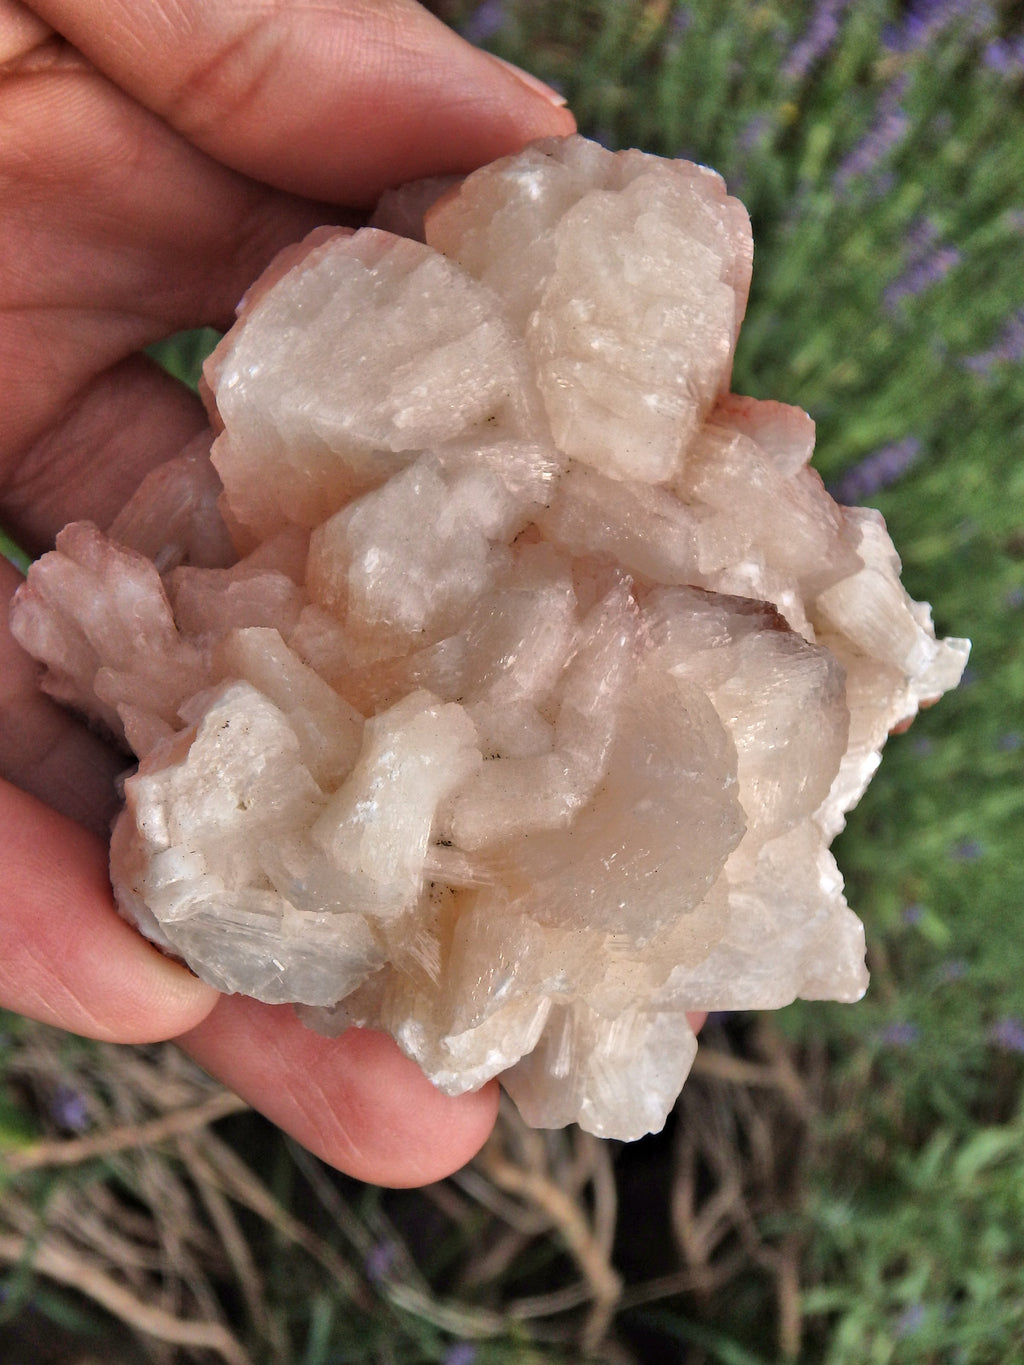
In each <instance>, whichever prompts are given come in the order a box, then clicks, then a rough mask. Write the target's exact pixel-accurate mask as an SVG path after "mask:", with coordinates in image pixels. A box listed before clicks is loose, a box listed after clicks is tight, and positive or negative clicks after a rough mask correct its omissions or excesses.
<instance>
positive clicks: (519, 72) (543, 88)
mask: <svg viewBox="0 0 1024 1365" xmlns="http://www.w3.org/2000/svg"><path fill="white" fill-rule="evenodd" d="M485 56H488V57H490V59H491V61H492V62H497V63H498V65H499V66H503V67H504V68H505V70H506V71H510V72H511V73H512V75H513V76H515V78H516V80H517V81H520V82H521V83H522V84H523V85H525V86H526V88H527V90H532V91H533V93H534V94H535V95H543V97H544V98H545V99H546V100H547V102H548V103H549V104H553V105H554V106H555V107H556V108H557V109H564V108H565V106H566V105H567V104H568V103H569V101H568V100H567V99H566V98H565V96H564V95H561V94H559V92H558V91H557V90H552V88H551V86H550V85H545V84H544V82H543V81H542V80H540V79H539V78H538V77H537V76H534V75H533V74H532V72H530V71H524V70H523V68H522V67H521V66H516V65H515V63H514V62H507V61H506V60H505V58H504V57H496V56H495V55H494V53H493V52H488V53H485Z"/></svg>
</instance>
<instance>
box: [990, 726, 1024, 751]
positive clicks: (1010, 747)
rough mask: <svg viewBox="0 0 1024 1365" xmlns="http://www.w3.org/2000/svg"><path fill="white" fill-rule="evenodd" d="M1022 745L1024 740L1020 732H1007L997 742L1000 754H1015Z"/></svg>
mask: <svg viewBox="0 0 1024 1365" xmlns="http://www.w3.org/2000/svg"><path fill="white" fill-rule="evenodd" d="M1022 743H1024V738H1022V736H1021V733H1020V731H1019V730H1007V732H1006V734H1004V735H1000V736H999V738H998V739H997V740H996V748H997V749H998V750H999V751H1000V753H1004V754H1015V753H1016V752H1017V750H1018V749H1019V748H1020V746H1021V744H1022Z"/></svg>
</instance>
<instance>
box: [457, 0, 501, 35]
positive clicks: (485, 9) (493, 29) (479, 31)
mask: <svg viewBox="0 0 1024 1365" xmlns="http://www.w3.org/2000/svg"><path fill="white" fill-rule="evenodd" d="M507 18H508V15H507V14H506V13H505V6H504V4H503V0H483V3H482V4H480V5H477V7H476V9H475V10H474V11H473V13H472V14H471V15H469V17H468V18H467V19H466V21H465V23H463V25H462V29H461V32H462V36H463V38H465V39H466V41H467V42H468V43H486V41H487V39H488V38H493V37H494V35H495V34H496V33H500V32H501V30H502V28H503V27H504V25H505V20H506V19H507Z"/></svg>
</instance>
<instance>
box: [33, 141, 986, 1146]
mask: <svg viewBox="0 0 1024 1365" xmlns="http://www.w3.org/2000/svg"><path fill="white" fill-rule="evenodd" d="M438 195H440V196H441V197H440V198H439V199H437V202H436V203H434V204H433V207H428V209H427V216H426V225H425V230H424V232H423V233H420V235H421V236H424V237H425V240H423V241H415V240H411V239H408V238H403V237H398V236H395V235H392V234H391V233H390V232H388V231H387V230H386V229H387V227H388V226H389V225H392V226H396V227H400V228H401V229H402V231H405V232H410V233H415V232H416V231H417V226H418V224H419V223H420V221H421V218H422V213H423V210H424V207H425V206H429V205H430V204H431V202H432V201H433V200H434V199H436V198H437V196H438ZM375 223H376V224H377V225H376V226H374V227H371V228H367V229H364V230H362V231H360V232H357V233H354V234H353V233H350V232H347V231H343V230H338V231H330V230H323V229H321V230H320V231H318V232H317V233H315V234H314V235H313V237H312V238H310V239H309V241H308V243H307V244H306V245H305V247H304V248H302V249H295V248H292V249H291V250H290V251H289V252H288V253H287V254H286V256H285V257H283V258H282V259H281V260H280V261H279V262H277V263H275V265H274V266H273V267H271V270H270V271H269V272H268V274H267V276H265V277H264V279H263V280H262V281H260V282H259V283H258V284H257V285H256V286H255V287H254V288H253V290H252V291H250V294H249V296H248V298H247V300H246V302H245V305H244V307H243V309H242V311H241V315H240V318H239V322H238V324H237V325H236V326H235V327H234V328H233V330H232V331H231V332H230V333H229V334H228V336H227V337H225V339H224V341H223V342H222V343H221V345H220V346H219V348H218V349H217V351H216V353H215V354H214V356H213V357H212V359H211V361H210V363H209V364H208V367H207V381H208V385H209V393H210V403H211V416H212V419H213V424H214V427H215V429H216V432H217V435H216V438H215V439H214V441H213V446H212V451H211V452H210V453H209V454H207V450H206V448H205V447H202V448H198V449H197V448H196V447H195V446H193V447H191V448H190V449H189V450H188V451H187V452H186V453H185V454H184V455H183V457H182V458H181V459H180V460H178V461H175V462H172V464H171V465H169V466H166V467H165V468H164V469H162V470H160V471H158V472H157V473H156V474H154V475H151V476H150V478H149V479H147V480H146V482H145V483H144V484H143V485H142V487H141V488H140V489H139V491H138V493H137V494H136V495H135V497H134V498H133V500H132V502H131V503H130V504H129V506H128V507H127V508H126V509H125V510H124V511H123V512H122V513H121V515H120V516H119V517H118V518H117V520H116V521H115V523H114V525H113V526H112V527H111V528H110V530H109V532H108V533H106V534H104V533H103V532H101V531H99V530H98V529H96V528H95V527H92V526H89V525H85V524H78V525H74V526H70V527H68V528H67V529H66V530H65V531H64V532H63V533H62V535H61V536H60V538H59V540H58V544H57V549H56V550H55V551H54V552H53V553H52V554H49V555H46V556H44V557H43V559H42V560H40V561H39V563H38V564H36V565H35V566H34V567H33V569H32V571H31V573H30V575H29V580H28V583H27V585H26V586H25V587H24V588H23V589H22V591H21V593H20V595H19V598H18V602H17V605H16V608H15V614H14V628H15V631H16V634H17V636H18V638H19V639H20V640H21V642H22V643H23V644H24V645H25V647H26V648H27V649H29V650H30V651H31V652H32V653H33V654H34V655H35V656H36V657H37V658H38V659H40V660H41V661H42V662H43V663H44V664H45V673H44V679H43V685H44V687H45V688H46V689H47V690H48V691H49V692H50V693H51V694H52V695H54V696H56V697H59V698H60V699H61V700H62V701H64V702H66V703H68V704H69V705H71V706H74V707H76V708H78V709H79V710H81V711H84V712H85V713H86V714H87V715H89V716H91V717H93V718H94V719H95V720H96V721H98V722H100V723H102V724H103V725H104V726H106V727H107V728H108V729H110V730H111V731H113V732H114V733H115V734H116V735H118V736H119V737H123V739H124V740H125V742H126V743H127V744H128V745H129V746H130V747H131V748H132V749H133V750H134V751H135V753H136V754H137V756H138V758H139V768H138V772H137V774H136V775H134V776H132V777H130V778H128V780H127V782H126V784H125V809H124V811H123V812H122V814H121V815H120V817H119V818H118V821H117V824H116V827H115V830H114V836H113V842H112V858H111V864H112V876H113V881H114V885H115V890H116V894H117V899H118V903H119V905H120V907H121V909H122V911H123V913H124V914H125V915H126V916H127V917H128V918H130V919H132V920H133V921H134V922H135V923H137V924H138V925H139V927H140V928H141V929H142V931H143V932H144V933H146V934H148V935H149V936H150V937H151V938H153V939H154V940H155V941H156V942H157V943H159V944H161V945H162V946H163V947H165V948H166V949H167V950H168V951H170V952H173V953H175V954H177V955H179V956H180V957H182V958H184V959H185V961H187V962H188V963H189V964H190V965H191V966H192V967H193V968H194V969H195V971H197V972H198V973H199V974H200V975H201V976H203V977H204V978H205V979H206V980H208V981H211V982H213V983H214V984H215V985H217V986H218V987H220V988H221V989H222V990H225V991H242V992H245V993H248V994H250V995H254V996H257V997H258V998H260V999H262V1000H267V1001H271V1002H284V1001H294V1002H296V1003H297V1004H298V1006H299V1008H300V1010H301V1012H302V1015H303V1017H304V1018H305V1019H306V1021H307V1022H308V1023H310V1024H311V1025H312V1026H313V1027H315V1028H319V1029H322V1030H324V1031H327V1032H336V1031H340V1030H342V1029H344V1028H346V1027H349V1026H351V1025H368V1026H372V1027H376V1028H383V1029H387V1030H389V1031H390V1032H391V1033H392V1034H393V1035H394V1037H395V1038H396V1039H397V1040H398V1042H399V1044H400V1045H401V1047H402V1048H404V1050H405V1051H406V1052H407V1053H408V1054H409V1055H410V1056H412V1057H414V1058H415V1059H416V1060H417V1061H418V1062H419V1064H420V1065H421V1066H422V1067H423V1069H424V1071H425V1072H426V1074H427V1075H428V1076H430V1077H431V1078H432V1079H433V1080H434V1082H435V1083H436V1084H437V1085H439V1086H441V1087H442V1088H443V1089H445V1090H446V1091H448V1092H449V1093H452V1094H455V1093H459V1092H461V1091H465V1090H468V1089H471V1088H474V1087H476V1086H479V1085H481V1084H482V1083H483V1082H484V1081H486V1080H487V1079H489V1078H490V1077H492V1076H501V1078H502V1081H503V1083H504V1084H505V1086H506V1087H507V1089H508V1090H509V1091H510V1093H511V1094H512V1096H513V1097H514V1099H515V1100H516V1102H517V1103H518V1105H519V1106H520V1108H521V1110H522V1111H523V1113H524V1114H525V1116H526V1117H527V1119H528V1120H529V1121H530V1122H531V1123H534V1124H537V1125H540V1126H556V1125H561V1124H565V1123H569V1122H573V1121H576V1122H579V1123H581V1124H582V1125H583V1126H584V1127H585V1128H587V1129H589V1130H590V1131H591V1132H595V1133H599V1134H603V1135H607V1136H612V1137H618V1138H634V1137H637V1136H639V1135H640V1134H642V1133H644V1132H647V1131H649V1130H651V1129H656V1128H658V1127H660V1126H661V1124H662V1123H663V1122H664V1119H665V1115H666V1113H667V1112H668V1110H669V1108H670V1107H671V1105H672V1103H673V1102H674V1100H675V1097H676V1095H677V1094H678V1092H679V1089H680V1087H681V1085H682V1084H683V1081H684V1079H685V1076H686V1073H687V1070H688V1068H689V1066H690V1063H691V1061H692V1058H693V1053H694V1050H695V1046H696V1043H695V1040H694V1038H693V1036H692V1034H691V1032H690V1030H689V1028H688V1026H687V1023H686V1018H685V1012H686V1011H687V1010H702V1009H756V1008H770V1007H774V1006H779V1005H783V1004H786V1003H787V1002H788V1001H790V1000H792V999H793V998H794V997H795V996H798V995H799V996H803V997H805V998H812V999H814V998H826V999H836V1000H855V999H857V998H858V997H859V996H860V995H861V994H862V992H863V991H864V988H865V985H866V974H865V970H864V960H863V959H864V944H863V934H862V929H861V925H860V923H859V921H858V920H857V919H856V918H855V916H854V915H853V914H852V912H851V911H850V910H849V909H848V908H847V906H846V903H845V901H844V899H843V894H842V879H841V877H840V875H839V872H838V870H837V868H836V865H835V862H834V861H833V859H832V856H831V854H830V853H829V851H828V847H829V844H830V842H831V840H832V838H833V837H834V835H835V834H836V833H837V831H838V830H839V829H840V828H841V827H842V824H843V820H844V816H845V813H846V811H848V810H849V809H850V807H851V806H853V805H854V804H855V802H856V801H857V800H858V798H859V797H860V795H861V793H862V792H863V790H864V788H865V786H866V785H867V783H868V781H869V780H870V778H871V775H872V773H873V772H874V770H875V768H876V766H877V764H878V761H879V754H880V750H881V748H882V745H883V743H884V741H885V738H886V736H887V734H888V733H889V731H890V730H891V729H893V728H894V727H896V726H898V725H900V724H902V723H904V722H905V721H907V720H908V718H910V717H912V716H913V715H914V714H915V712H916V710H917V708H918V706H919V705H920V704H921V703H923V702H926V701H931V700H934V699H935V698H937V697H938V696H940V695H941V694H942V692H943V691H945V690H946V689H948V688H950V687H952V686H954V685H955V684H956V682H957V680H958V679H959V676H960V673H961V671H962V669H963V666H964V662H965V660H966V657H967V651H968V646H967V643H966V641H962V640H949V641H945V642H939V641H937V640H936V639H935V635H934V631H933V629H932V626H931V622H930V618H929V613H928V608H927V607H926V606H922V605H920V604H917V603H914V602H912V601H911V600H910V598H909V597H908V596H907V595H906V593H905V592H904V590H903V588H902V587H901V585H900V582H899V561H898V560H897V558H896V554H895V552H894V550H893V547H892V544H891V542H890V540H889V538H888V536H887V534H886V531H885V527H884V525H883V522H882V519H881V517H879V516H878V514H877V513H875V512H871V511H862V510H852V509H849V508H841V507H838V506H837V505H836V504H835V503H834V502H833V501H832V500H831V499H830V498H829V496H828V495H827V494H826V492H825V490H824V488H823V486H822V483H821V480H820V479H819V478H818V476H817V475H816V474H815V473H814V472H813V471H811V470H810V469H809V468H808V466H807V461H808V459H809V457H810V454H811V450H812V447H813V441H814V429H813V424H812V423H811V421H810V419H809V418H808V417H807V415H806V414H805V413H803V412H800V411H799V410H797V409H795V408H790V407H787V406H785V405H783V404H780V403H773V402H759V401H756V400H754V399H750V398H740V397H737V396H735V395H733V394H730V392H729V381H730V369H731V360H732V354H733V350H734V347H735V344H736V339H737V333H738V330H739V324H740V320H741V318H742V315H743V310H744V307H745V303H746V296H747V289H748V285H749V280H750V268H751V240H750V230H749V224H748V220H747V216H746V213H745V211H744V210H743V208H742V206H741V205H740V204H739V203H738V202H737V201H736V200H735V199H732V198H730V197H729V196H728V195H727V193H726V191H725V187H724V185H723V184H722V181H721V180H720V179H719V177H718V176H716V175H715V174H714V173H713V172H711V171H709V170H707V169H705V168H704V167H699V166H694V165H690V164H688V163H686V162H679V161H675V162H672V161H664V160H660V159H658V158H656V157H652V156H646V155H643V154H641V153H640V152H625V153H621V154H617V155H616V154H612V153H611V152H608V151H605V150H604V149H603V148H601V147H598V146H596V145H594V144H592V143H588V142H586V141H584V140H583V139H581V138H570V139H568V140H565V141H558V140H553V141H548V142H543V143H538V144H536V145H534V146H532V147H530V148H528V149H527V150H526V151H525V152H523V153H522V154H520V155H519V156H515V157H510V158H506V159H505V160H503V161H499V162H497V163H495V164H494V165H493V166H489V167H486V168H484V169H483V170H481V171H478V172H477V173H476V174H474V175H471V176H470V177H469V178H468V179H467V180H466V181H465V182H463V183H462V184H461V186H458V187H457V188H454V189H452V188H450V187H449V186H448V185H447V184H446V183H444V182H438V183H432V184H421V185H417V186H412V187H409V188H408V189H407V190H405V191H398V192H396V193H393V194H392V195H390V196H388V197H387V199H386V202H385V203H384V204H382V207H381V209H380V210H379V211H378V215H377V217H376V219H375ZM221 489H222V491H221V492H220V496H219V500H216V494H217V492H218V490H221Z"/></svg>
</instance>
